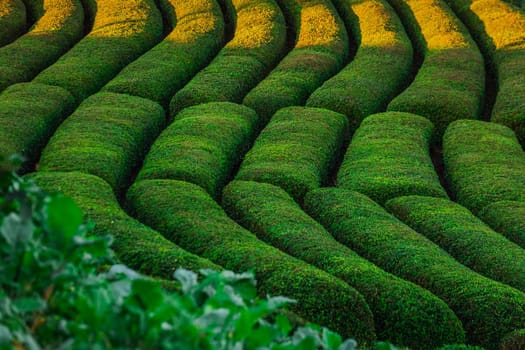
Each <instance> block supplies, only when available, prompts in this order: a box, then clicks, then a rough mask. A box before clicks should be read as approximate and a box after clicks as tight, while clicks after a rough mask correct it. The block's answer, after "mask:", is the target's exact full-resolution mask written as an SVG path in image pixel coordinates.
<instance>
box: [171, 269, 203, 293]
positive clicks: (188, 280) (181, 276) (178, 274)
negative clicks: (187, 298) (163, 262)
mask: <svg viewBox="0 0 525 350" xmlns="http://www.w3.org/2000/svg"><path fill="white" fill-rule="evenodd" d="M208 272H210V271H208ZM173 277H175V279H177V280H178V281H179V282H180V284H181V286H182V292H183V293H184V294H187V293H188V292H189V291H190V290H191V289H193V288H194V287H195V286H196V285H197V284H198V281H197V274H196V273H195V272H192V271H189V270H186V269H177V270H176V271H175V273H174V274H173Z"/></svg>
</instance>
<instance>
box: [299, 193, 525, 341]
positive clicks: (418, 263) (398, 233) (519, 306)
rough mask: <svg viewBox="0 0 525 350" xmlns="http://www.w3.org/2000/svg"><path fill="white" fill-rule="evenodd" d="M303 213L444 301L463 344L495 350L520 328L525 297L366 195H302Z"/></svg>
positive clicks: (346, 243)
mask: <svg viewBox="0 0 525 350" xmlns="http://www.w3.org/2000/svg"><path fill="white" fill-rule="evenodd" d="M305 207H306V211H307V212H308V213H310V214H311V215H312V216H313V217H314V218H315V219H317V220H318V221H319V222H320V223H321V224H323V225H324V226H325V227H326V228H327V229H328V230H329V231H330V232H331V233H332V234H333V235H334V237H335V238H336V239H337V240H338V241H340V242H341V243H343V244H345V245H347V246H349V247H350V248H352V249H354V250H355V251H356V252H357V253H358V254H359V255H361V256H363V257H364V258H365V259H367V260H370V261H371V262H373V263H375V264H377V265H378V266H379V267H381V268H383V269H385V270H386V271H388V272H391V273H394V274H396V275H398V276H399V277H401V278H404V279H407V280H409V281H412V282H414V283H417V284H419V285H421V286H422V287H423V288H426V289H428V290H429V291H431V292H432V293H434V294H435V295H437V296H438V297H439V298H441V299H442V300H443V301H445V302H446V303H447V304H448V306H449V307H450V308H451V309H452V310H453V311H454V312H455V313H456V315H457V316H458V317H459V319H460V320H461V321H462V322H463V327H464V329H465V331H466V333H467V343H468V344H472V345H481V346H483V347H486V348H487V349H489V350H490V349H497V346H498V343H499V342H500V340H501V339H502V338H503V337H504V336H505V335H506V334H507V333H509V332H511V331H513V330H515V329H518V328H521V327H523V324H524V322H525V294H524V293H522V292H520V291H518V290H516V289H514V288H512V287H510V286H507V285H504V284H502V283H500V282H496V281H493V280H491V279H488V278H486V277H483V276H481V275H479V274H477V273H475V272H473V271H472V270H470V269H469V268H467V267H465V266H464V265H462V264H460V263H459V262H457V261H456V260H454V259H453V258H452V257H451V256H450V255H449V254H448V253H446V252H445V251H444V250H442V249H441V248H439V247H438V246H437V245H436V244H434V243H432V242H431V241H430V240H428V239H427V238H425V237H424V236H422V235H420V234H418V233H416V232H415V231H413V230H412V229H411V228H410V227H408V226H406V225H405V224H403V223H402V222H400V221H399V220H398V219H396V218H395V217H394V216H392V215H390V214H389V213H387V212H386V211H385V210H384V209H383V208H381V206H379V204H376V203H374V202H373V201H372V200H370V199H369V198H368V197H366V196H365V195H362V194H360V193H357V192H353V191H349V190H343V189H338V188H324V189H318V190H314V191H312V192H310V193H308V194H307V195H306V198H305Z"/></svg>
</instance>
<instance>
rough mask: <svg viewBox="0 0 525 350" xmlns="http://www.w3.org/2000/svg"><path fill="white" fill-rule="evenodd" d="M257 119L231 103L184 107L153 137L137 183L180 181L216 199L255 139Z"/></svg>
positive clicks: (248, 111) (244, 109)
mask: <svg viewBox="0 0 525 350" xmlns="http://www.w3.org/2000/svg"><path fill="white" fill-rule="evenodd" d="M258 119H259V118H258V116H257V114H256V113H255V112H254V111H253V110H251V109H249V108H248V107H245V106H241V105H237V104H234V103H231V102H211V103H206V104H201V105H197V106H193V107H188V108H186V109H184V110H183V111H182V112H180V113H179V114H177V116H176V117H175V121H174V122H173V123H172V124H171V125H170V126H169V127H168V128H167V129H165V130H164V131H163V132H162V134H161V135H160V136H159V137H158V138H157V140H156V141H155V143H154V144H153V146H152V147H151V150H150V151H149V153H148V155H147V157H146V159H145V161H144V165H143V166H142V170H141V171H140V173H139V175H138V179H141V180H144V179H150V180H154V179H172V180H184V181H188V182H191V183H194V184H196V185H199V186H200V187H202V188H204V189H205V190H206V192H208V193H209V194H210V195H211V196H212V197H214V198H219V197H220V194H221V191H222V188H223V187H224V185H226V182H227V181H228V179H229V178H230V177H231V176H232V172H233V171H234V170H235V169H236V167H237V166H238V164H239V162H240V161H241V159H240V158H241V157H242V155H243V154H244V153H245V152H246V151H247V150H248V147H249V145H251V143H252V141H253V139H254V137H255V131H256V128H257V122H258Z"/></svg>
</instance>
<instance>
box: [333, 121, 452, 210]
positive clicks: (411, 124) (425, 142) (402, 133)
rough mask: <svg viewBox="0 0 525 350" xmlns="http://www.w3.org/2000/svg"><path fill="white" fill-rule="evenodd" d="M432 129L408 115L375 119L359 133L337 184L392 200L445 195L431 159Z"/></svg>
mask: <svg viewBox="0 0 525 350" xmlns="http://www.w3.org/2000/svg"><path fill="white" fill-rule="evenodd" d="M433 130H434V126H433V125H432V123H431V122H430V121H428V119H426V118H424V117H421V116H418V115H415V114H411V113H406V112H386V113H379V114H374V115H371V116H369V117H367V118H365V120H363V123H362V124H361V126H360V127H359V129H357V131H356V132H355V134H354V136H353V138H352V142H351V143H350V146H349V147H348V150H347V151H346V154H345V157H344V160H343V163H342V164H341V167H340V169H339V172H338V174H337V186H338V187H341V188H346V189H351V190H354V191H358V192H361V193H364V194H366V195H367V196H369V197H370V198H372V199H373V200H375V201H376V202H378V203H380V204H384V203H385V202H386V201H387V200H388V199H390V198H395V197H398V196H403V195H410V194H419V195H427V196H436V197H445V198H446V197H447V194H446V192H445V190H444V189H443V188H442V187H441V184H440V182H439V178H438V175H437V173H436V171H435V169H434V166H433V164H432V160H431V158H430V151H429V144H430V140H431V137H432V132H433Z"/></svg>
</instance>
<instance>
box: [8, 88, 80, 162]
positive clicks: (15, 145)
mask: <svg viewBox="0 0 525 350" xmlns="http://www.w3.org/2000/svg"><path fill="white" fill-rule="evenodd" d="M74 107H75V99H74V98H73V96H72V95H71V94H70V93H69V92H68V91H67V90H64V89H62V88H60V87H58V86H50V85H43V84H38V83H19V84H15V85H12V86H10V87H8V88H7V89H5V90H4V91H3V92H2V93H0V156H2V155H3V156H4V157H6V156H7V155H9V154H14V153H19V154H22V155H24V157H26V161H25V162H24V165H23V167H22V171H26V170H28V169H30V168H31V166H32V165H34V163H35V162H36V161H37V160H38V158H39V157H40V152H41V151H42V149H43V148H44V146H45V145H46V143H47V142H48V140H49V138H50V137H51V135H53V133H54V132H55V130H56V128H57V127H58V126H59V125H60V123H61V122H62V121H63V120H64V119H65V118H66V117H67V116H68V115H69V114H70V113H71V112H72V111H73V109H74Z"/></svg>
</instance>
